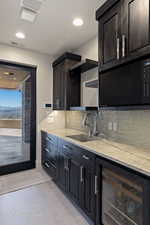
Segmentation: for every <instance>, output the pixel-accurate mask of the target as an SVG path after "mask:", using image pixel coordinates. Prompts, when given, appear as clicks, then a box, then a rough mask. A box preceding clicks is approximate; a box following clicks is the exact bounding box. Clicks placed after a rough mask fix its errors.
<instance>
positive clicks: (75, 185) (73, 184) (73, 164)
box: [69, 159, 80, 204]
mask: <svg viewBox="0 0 150 225" xmlns="http://www.w3.org/2000/svg"><path fill="white" fill-rule="evenodd" d="M69 194H70V196H71V198H73V200H74V201H75V202H76V203H78V204H79V202H80V163H79V162H78V161H77V160H74V159H71V160H70V162H69Z"/></svg>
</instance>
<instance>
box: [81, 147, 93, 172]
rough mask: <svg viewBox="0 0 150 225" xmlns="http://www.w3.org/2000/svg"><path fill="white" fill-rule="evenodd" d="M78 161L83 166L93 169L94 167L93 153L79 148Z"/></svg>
mask: <svg viewBox="0 0 150 225" xmlns="http://www.w3.org/2000/svg"><path fill="white" fill-rule="evenodd" d="M80 162H81V164H82V165H83V166H84V167H87V168H90V170H94V168H95V155H94V154H93V153H91V152H88V151H86V150H84V149H80Z"/></svg>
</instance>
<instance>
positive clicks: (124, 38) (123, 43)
mask: <svg viewBox="0 0 150 225" xmlns="http://www.w3.org/2000/svg"><path fill="white" fill-rule="evenodd" d="M125 49H126V36H125V35H122V57H123V58H124V57H125V56H126V55H125Z"/></svg>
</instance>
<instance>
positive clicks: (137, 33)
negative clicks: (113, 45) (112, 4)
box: [122, 0, 150, 58]
mask: <svg viewBox="0 0 150 225" xmlns="http://www.w3.org/2000/svg"><path fill="white" fill-rule="evenodd" d="M122 9H123V10H122V50H123V52H125V53H123V52H122V55H124V57H125V56H127V57H129V56H132V57H133V58H134V57H138V56H143V55H144V54H146V51H147V46H148V45H149V44H150V32H149V28H150V5H149V0H144V1H141V0H124V4H123V8H122ZM124 48H125V51H124Z"/></svg>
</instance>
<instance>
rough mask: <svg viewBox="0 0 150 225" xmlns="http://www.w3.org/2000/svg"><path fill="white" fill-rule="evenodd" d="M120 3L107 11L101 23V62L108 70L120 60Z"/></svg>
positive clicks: (102, 67)
mask: <svg viewBox="0 0 150 225" xmlns="http://www.w3.org/2000/svg"><path fill="white" fill-rule="evenodd" d="M120 13H121V9H120V2H118V3H117V4H116V5H115V6H114V7H113V8H111V9H110V10H109V11H107V12H106V13H105V14H104V15H103V16H102V17H101V18H100V21H99V61H100V64H101V65H100V66H101V69H106V68H107V67H111V66H113V65H114V64H116V63H118V61H119V60H120V56H121V55H120V54H121V52H120V41H121V40H120V26H121V25H120V22H121V20H120V18H121V16H120Z"/></svg>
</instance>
